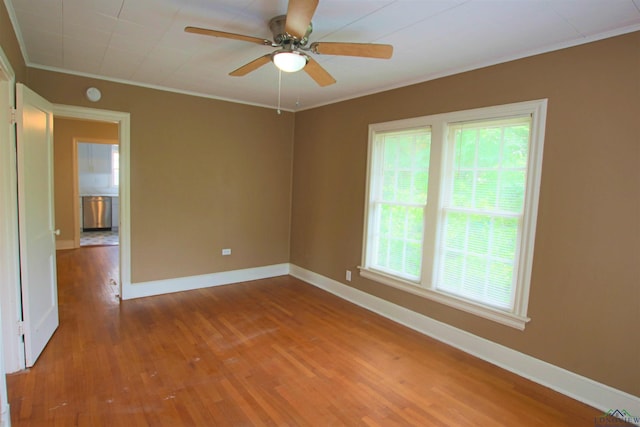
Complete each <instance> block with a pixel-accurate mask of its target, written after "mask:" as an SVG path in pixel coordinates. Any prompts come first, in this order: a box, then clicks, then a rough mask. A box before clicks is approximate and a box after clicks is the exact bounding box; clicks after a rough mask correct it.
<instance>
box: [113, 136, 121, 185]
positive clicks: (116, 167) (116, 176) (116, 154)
mask: <svg viewBox="0 0 640 427" xmlns="http://www.w3.org/2000/svg"><path fill="white" fill-rule="evenodd" d="M119 185H120V151H119V146H118V145H116V144H113V145H112V146H111V186H112V187H118V186H119Z"/></svg>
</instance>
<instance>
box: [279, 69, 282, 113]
mask: <svg viewBox="0 0 640 427" xmlns="http://www.w3.org/2000/svg"><path fill="white" fill-rule="evenodd" d="M281 89H282V70H278V114H282V111H280V91H281Z"/></svg>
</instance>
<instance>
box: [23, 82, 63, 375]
mask: <svg viewBox="0 0 640 427" xmlns="http://www.w3.org/2000/svg"><path fill="white" fill-rule="evenodd" d="M16 101H17V102H16V104H17V114H16V116H17V121H18V130H17V156H18V220H19V230H20V267H21V278H22V315H23V322H24V342H25V359H26V365H27V367H30V366H33V364H34V363H35V361H36V359H37V358H38V356H40V353H42V350H43V349H44V347H45V346H46V345H47V342H49V339H50V338H51V336H52V335H53V333H54V332H55V330H56V328H57V327H58V286H57V280H56V244H55V234H56V231H55V222H54V210H53V209H54V204H53V108H52V106H51V104H50V103H49V102H48V101H47V100H46V99H44V98H42V97H41V96H39V95H38V94H36V93H35V92H33V91H31V90H30V89H29V88H28V87H26V86H24V85H22V84H19V83H18V84H17V85H16Z"/></svg>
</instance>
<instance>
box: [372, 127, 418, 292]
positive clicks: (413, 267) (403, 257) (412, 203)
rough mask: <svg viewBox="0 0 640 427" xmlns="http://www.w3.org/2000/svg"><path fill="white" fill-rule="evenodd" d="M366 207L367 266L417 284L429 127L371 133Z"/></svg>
mask: <svg viewBox="0 0 640 427" xmlns="http://www.w3.org/2000/svg"><path fill="white" fill-rule="evenodd" d="M375 144H376V153H377V155H376V159H375V160H374V162H373V168H375V170H376V171H375V176H376V177H377V178H376V179H375V181H374V183H373V186H372V196H371V198H370V201H371V205H370V209H371V212H372V219H373V221H372V223H371V226H370V232H371V234H370V239H371V242H372V248H373V250H372V251H371V259H370V264H371V266H372V267H373V268H376V269H379V270H381V271H385V272H389V273H393V274H397V275H398V276H400V277H403V278H406V279H409V280H412V281H418V280H419V279H420V275H421V268H422V263H421V259H422V240H423V225H424V207H425V205H426V203H427V190H428V186H429V155H430V148H431V132H430V129H429V128H420V129H412V130H408V131H400V132H392V131H391V132H381V133H379V134H377V135H376V139H375Z"/></svg>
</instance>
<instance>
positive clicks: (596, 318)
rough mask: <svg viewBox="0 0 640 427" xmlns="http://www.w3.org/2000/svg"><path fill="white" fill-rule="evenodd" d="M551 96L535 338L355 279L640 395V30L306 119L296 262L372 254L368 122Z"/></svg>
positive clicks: (316, 265)
mask: <svg viewBox="0 0 640 427" xmlns="http://www.w3.org/2000/svg"><path fill="white" fill-rule="evenodd" d="M540 98H548V99H549V104H548V116H547V129H546V140H545V148H544V161H543V170H542V187H541V193H540V206H539V216H538V228H537V235H536V246H535V258H534V265H533V278H532V283H531V294H530V304H529V315H530V317H531V319H532V320H531V322H530V323H529V324H528V325H527V327H526V330H525V331H524V332H521V331H518V330H515V329H512V328H509V327H506V326H501V325H499V324H496V323H494V322H491V321H488V320H483V319H480V318H478V317H476V316H473V315H470V314H466V313H463V312H460V311H458V310H455V309H451V308H448V307H445V306H443V305H440V304H437V303H435V302H432V301H429V300H425V299H422V298H419V297H415V296H412V295H410V294H407V293H404V292H402V291H400V290H395V289H391V288H389V287H386V286H384V285H381V284H378V283H375V282H373V281H369V280H366V279H363V278H360V277H359V276H358V275H357V274H356V275H354V280H353V281H352V282H351V283H347V284H350V285H351V286H353V287H356V288H358V289H361V290H363V291H365V292H368V293H371V294H373V295H376V296H378V297H381V298H384V299H386V300H389V301H392V302H394V303H397V304H400V305H402V306H404V307H407V308H409V309H411V310H414V311H417V312H419V313H423V314H425V315H427V316H430V317H432V318H434V319H437V320H440V321H442V322H445V323H448V324H450V325H453V326H455V327H458V328H461V329H463V330H466V331H469V332H471V333H473V334H476V335H479V336H481V337H485V338H488V339H490V340H492V341H495V342H498V343H500V344H503V345H505V346H507V347H510V348H513V349H516V350H518V351H521V352H523V353H526V354H529V355H532V356H534V357H536V358H539V359H542V360H544V361H547V362H550V363H552V364H554V365H557V366H560V367H564V368H566V369H568V370H570V371H573V372H576V373H578V374H582V375H584V376H586V377H589V378H592V379H594V380H596V381H599V382H602V383H604V384H608V385H610V386H613V387H615V388H618V389H621V390H624V391H626V392H628V393H631V394H633V395H636V396H640V336H639V334H638V327H639V325H640V231H639V230H640V229H639V226H638V224H639V223H640V166H639V164H640V120H639V118H640V33H634V34H630V35H626V36H622V37H617V38H613V39H608V40H604V41H600V42H597V43H593V44H589V45H583V46H580V47H575V48H571V49H566V50H562V51H558V52H554V53H549V54H545V55H540V56H536V57H532V58H527V59H522V60H518V61H514V62H509V63H505V64H502V65H498V66H494V67H490V68H485V69H481V70H477V71H472V72H468V73H464V74H459V75H455V76H452V77H448V78H443V79H438V80H435V81H431V82H427V83H423V84H419V85H415V86H410V87H405V88H401V89H397V90H393V91H389V92H386V93H380V94H377V95H372V96H368V97H364V98H361V99H356V100H351V101H346V102H341V103H338V104H333V105H329V106H326V107H321V108H317V109H313V110H309V111H304V112H300V113H297V114H296V133H295V150H294V152H295V156H294V177H293V183H294V191H293V205H292V206H293V208H292V226H291V233H292V237H291V262H292V263H294V264H297V265H299V266H301V267H304V268H307V269H309V270H312V271H314V272H316V273H320V274H322V275H325V276H328V277H331V278H333V279H335V280H338V281H341V282H344V277H345V270H346V269H350V270H354V271H357V270H356V266H357V265H359V264H360V260H361V254H362V233H363V211H364V199H365V195H364V191H365V173H366V172H365V168H366V154H367V126H368V124H369V123H376V122H383V121H389V120H394V119H401V118H409V117H416V116H421V115H428V114H433V113H440V112H447V111H455V110H462V109H468V108H475V107H482V106H488V105H497V104H504V103H509V102H516V101H525V100H533V99H540Z"/></svg>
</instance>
